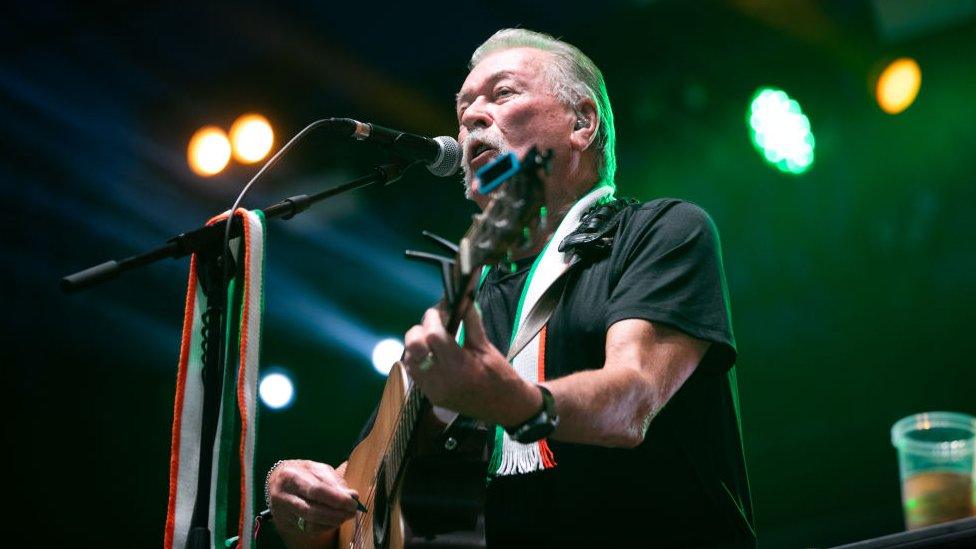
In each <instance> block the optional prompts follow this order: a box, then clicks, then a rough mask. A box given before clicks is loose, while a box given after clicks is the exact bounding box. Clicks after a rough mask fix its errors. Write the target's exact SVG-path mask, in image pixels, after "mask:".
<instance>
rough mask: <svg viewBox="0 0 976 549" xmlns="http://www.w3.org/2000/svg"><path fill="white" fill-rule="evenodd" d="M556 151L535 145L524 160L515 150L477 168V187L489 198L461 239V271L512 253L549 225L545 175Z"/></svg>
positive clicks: (524, 245) (472, 269)
mask: <svg viewBox="0 0 976 549" xmlns="http://www.w3.org/2000/svg"><path fill="white" fill-rule="evenodd" d="M551 159H552V151H547V152H546V153H545V154H542V153H540V152H539V151H538V149H536V148H535V147H532V149H531V150H529V152H528V153H526V155H525V157H523V158H522V159H521V160H519V158H518V157H517V156H516V155H515V153H512V152H508V153H505V154H503V155H500V156H499V157H498V158H496V159H494V160H493V161H492V162H491V163H489V164H487V165H485V166H484V167H483V168H481V169H480V170H478V172H477V177H478V180H479V192H482V193H483V194H488V195H489V196H490V197H491V201H490V202H489V203H488V205H487V206H486V207H485V209H484V211H482V212H481V213H480V214H477V215H475V216H474V222H473V223H472V224H471V227H470V228H469V229H468V232H467V233H465V235H464V238H462V239H461V242H460V246H459V251H458V261H459V267H460V274H461V275H462V276H464V275H469V274H470V273H472V272H473V271H474V270H475V269H477V268H479V267H480V266H482V265H486V264H489V263H496V262H498V261H501V260H503V259H506V258H507V257H510V256H511V255H513V254H514V253H516V252H518V251H519V250H520V249H523V248H525V247H526V246H528V245H530V244H531V243H532V242H533V240H534V236H535V234H536V233H537V232H538V231H540V230H544V229H545V222H546V220H545V208H544V206H545V190H544V187H543V182H542V177H543V176H544V175H546V174H548V173H549V164H550V160H551Z"/></svg>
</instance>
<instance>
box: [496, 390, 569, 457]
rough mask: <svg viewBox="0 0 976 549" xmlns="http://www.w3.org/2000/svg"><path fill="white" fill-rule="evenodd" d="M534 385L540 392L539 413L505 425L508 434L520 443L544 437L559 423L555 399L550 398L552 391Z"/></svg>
mask: <svg viewBox="0 0 976 549" xmlns="http://www.w3.org/2000/svg"><path fill="white" fill-rule="evenodd" d="M536 387H538V388H539V391H540V392H542V409H541V410H539V413H537V414H536V415H534V416H532V417H530V418H529V419H527V420H525V421H524V422H522V423H520V424H519V425H516V426H514V427H505V432H506V433H508V436H510V437H512V440H515V441H516V442H521V443H522V444H527V443H529V442H535V441H537V440H542V439H544V438H546V437H547V436H549V435H551V434H552V432H553V431H554V430H556V426H557V425H559V416H558V415H557V414H556V400H555V399H554V398H552V393H550V392H549V389H546V388H545V387H543V386H542V385H536Z"/></svg>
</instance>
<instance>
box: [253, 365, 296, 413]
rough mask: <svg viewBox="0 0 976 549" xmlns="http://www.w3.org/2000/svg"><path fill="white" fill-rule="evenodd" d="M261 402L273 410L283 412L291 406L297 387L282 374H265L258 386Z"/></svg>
mask: <svg viewBox="0 0 976 549" xmlns="http://www.w3.org/2000/svg"><path fill="white" fill-rule="evenodd" d="M258 394H259V395H261V402H264V405H265V406H267V407H268V408H271V409H273V410H281V409H283V408H287V407H288V406H290V405H291V403H292V400H293V399H294V397H295V387H294V386H293V385H292V383H291V379H290V378H289V377H288V376H286V375H285V374H283V373H281V372H272V373H269V374H265V376H264V377H262V378H261V383H260V384H259V385H258Z"/></svg>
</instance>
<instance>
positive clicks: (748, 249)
mask: <svg viewBox="0 0 976 549" xmlns="http://www.w3.org/2000/svg"><path fill="white" fill-rule="evenodd" d="M926 6H927V7H926ZM972 6H973V3H972V2H966V1H962V0H960V1H956V0H944V1H941V2H933V3H929V2H921V1H914V0H897V1H896V0H891V1H882V0H879V1H878V2H871V1H843V0H833V1H826V2H813V1H801V0H791V1H783V2H772V1H760V0H737V1H729V2H717V1H714V2H703V3H699V2H680V1H653V0H643V1H637V0H632V1H627V2H624V1H605V2H583V1H569V2H559V3H549V2H530V3H522V2H511V1H500V2H499V1H496V2H471V3H466V2H457V3H429V4H421V3H417V4H415V5H414V4H410V3H405V2H404V3H394V2H389V3H382V2H378V3H374V2H342V3H330V2H312V1H306V2H279V3H276V4H275V5H272V4H270V3H268V4H258V3H250V2H248V3H208V4H207V5H194V4H183V3H159V2H133V3H119V4H114V5H101V6H94V5H89V4H83V3H77V4H71V3H47V2H21V3H15V4H14V5H12V6H8V7H5V8H3V11H4V12H6V13H5V14H4V15H3V16H2V17H0V36H2V37H3V38H2V39H0V40H2V54H0V140H2V147H0V150H2V153H0V154H2V155H3V157H2V161H0V183H2V186H3V198H4V200H3V203H4V206H3V210H4V213H3V219H4V221H5V227H4V231H3V232H4V236H3V238H2V242H3V244H2V246H3V247H2V251H3V255H2V257H3V269H2V273H3V274H2V277H3V279H2V288H3V305H4V307H3V308H4V312H5V315H4V318H3V325H2V333H3V338H4V343H3V346H2V349H3V351H2V352H3V354H2V364H3V372H4V377H5V378H6V380H7V383H9V385H8V395H9V397H8V398H6V399H4V406H5V416H4V417H5V421H4V425H5V427H4V439H5V445H6V447H7V452H6V454H7V456H8V465H7V466H6V467H5V472H6V475H5V480H4V481H3V484H4V486H5V499H6V500H7V504H8V505H10V506H12V508H13V509H15V510H16V511H17V513H16V515H13V516H10V515H8V520H7V524H6V526H5V528H4V530H3V533H0V539H6V540H7V541H16V540H20V541H24V540H32V543H33V544H45V545H47V544H59V543H61V542H68V541H72V542H75V544H79V545H82V546H88V545H98V546H115V545H119V546H121V545H127V546H154V545H157V544H158V543H159V542H160V541H161V538H162V531H163V521H164V518H165V508H166V493H167V470H168V457H169V440H170V421H171V418H172V398H173V391H174V381H175V368H176V363H177V358H178V347H179V337H180V322H181V318H182V308H183V296H184V292H185V285H186V273H187V269H188V262H187V261H186V260H180V261H173V260H166V261H163V262H161V263H158V264H156V265H154V266H152V267H151V268H147V269H144V270H141V271H139V272H135V273H130V274H127V275H125V276H124V277H122V278H120V279H118V280H117V281H115V282H113V283H110V284H106V285H104V286H101V287H98V288H96V289H93V290H90V291H87V292H85V293H82V294H78V295H71V296H65V295H62V294H61V293H60V292H59V291H58V289H57V281H58V279H59V277H61V276H63V275H65V274H68V273H70V272H74V271H77V270H80V269H82V268H85V267H88V266H91V265H93V264H95V263H99V262H102V261H104V260H106V259H110V258H120V257H124V256H128V255H132V254H134V253H137V252H140V251H143V250H146V249H149V248H151V247H155V246H157V245H159V244H161V243H162V242H163V241H164V240H165V239H166V238H167V237H169V236H171V235H173V234H176V233H178V232H181V231H183V230H186V229H188V228H191V227H194V226H196V225H199V224H200V223H202V222H203V221H204V220H206V218H207V217H209V216H210V215H211V214H213V213H215V212H218V211H222V210H224V209H226V208H227V207H228V206H229V205H230V203H231V201H232V199H233V198H234V196H235V195H236V194H237V192H238V191H239V189H240V186H241V185H242V183H243V182H244V181H246V179H247V178H248V177H250V175H251V174H253V173H254V170H255V168H254V167H253V166H252V167H243V166H240V165H234V164H232V165H231V168H230V169H228V170H226V171H225V172H223V173H222V174H221V175H220V176H218V177H214V178H209V179H203V178H200V177H197V176H195V175H193V174H192V172H190V170H189V168H188V167H187V163H186V156H185V150H186V143H187V141H188V139H189V137H190V135H191V134H192V132H193V131H195V130H196V129H197V128H198V127H200V126H203V125H205V124H217V125H220V126H222V127H224V128H227V127H228V126H229V125H230V123H231V122H232V121H233V120H234V119H235V118H236V117H237V116H238V115H239V114H241V113H244V112H251V111H257V112H261V113H263V114H265V115H266V116H268V117H269V118H270V119H271V121H272V123H273V125H274V126H275V129H276V143H277V144H280V143H281V142H282V140H283V139H285V138H287V137H288V136H290V135H292V134H294V133H295V132H297V131H298V130H299V129H300V128H301V127H303V126H304V125H305V124H306V123H308V122H310V121H312V120H314V119H316V118H321V117H326V116H350V117H354V118H360V119H363V120H369V121H375V122H377V123H380V124H384V125H387V126H391V127H397V128H401V129H404V130H409V131H414V132H418V133H423V134H427V135H442V134H447V135H453V134H455V133H456V122H455V120H454V114H453V94H454V93H455V92H456V91H457V89H458V87H459V86H460V84H461V82H462V81H463V79H464V77H465V75H466V68H465V67H466V63H467V59H468V57H469V55H470V53H471V51H472V50H473V49H474V48H475V47H476V46H477V45H478V44H479V43H481V42H482V41H483V40H484V39H485V38H487V37H488V36H489V35H490V34H491V33H492V32H494V31H495V30H497V29H498V28H502V27H507V26H515V25H521V26H525V27H528V28H532V29H537V30H542V31H546V32H550V33H552V34H555V35H558V36H561V37H563V38H565V39H566V40H568V41H570V42H572V43H574V44H576V45H578V46H579V47H580V48H581V49H582V50H583V51H585V52H587V53H588V54H589V55H590V56H591V57H592V58H593V60H594V61H595V62H596V63H597V64H598V65H599V66H600V67H602V69H603V71H604V74H605V76H606V80H607V85H608V88H609V92H610V97H611V100H612V101H613V106H614V110H615V114H616V120H617V128H618V138H619V148H618V153H619V163H620V169H619V172H618V185H619V189H620V194H622V195H629V196H635V197H638V198H641V199H649V198H653V197H658V196H676V197H681V198H686V199H690V200H693V201H696V202H698V203H699V204H701V205H702V206H704V207H705V208H706V209H707V210H708V211H709V212H710V213H711V214H712V216H713V217H714V218H715V220H716V223H717V224H718V227H719V229H720V231H721V233H722V237H723V247H724V252H725V261H726V269H727V271H728V278H729V285H730V289H731V295H732V306H733V315H734V321H735V328H736V335H737V338H738V340H739V348H740V359H739V362H738V367H739V383H740V386H739V387H740V394H741V400H742V416H743V426H744V436H745V445H746V455H747V460H748V464H749V469H750V475H751V480H752V486H753V497H754V499H755V509H756V513H757V519H758V527H759V532H760V539H761V541H762V542H763V545H765V546H767V547H799V546H826V545H831V544H837V543H841V542H845V541H853V540H856V539H861V538H866V537H873V536H877V535H881V534H885V533H890V532H894V531H898V530H900V529H901V528H902V522H901V507H900V501H899V485H898V468H897V461H896V455H895V452H894V449H893V448H892V446H891V443H890V438H889V428H890V426H891V424H892V423H893V422H894V421H895V420H897V419H899V418H901V417H903V416H906V415H909V414H912V413H916V412H920V411H927V410H954V411H961V412H968V413H973V412H976V400H974V387H976V383H974V381H976V375H974V374H973V367H974V363H973V358H972V330H973V324H974V320H976V315H974V313H973V304H974V303H976V295H974V294H976V280H974V276H973V270H974V268H976V242H974V238H973V236H974V234H976V221H974V214H976V202H974V201H976V185H974V172H976V170H974V167H973V166H974V164H973V162H974V161H973V156H974V153H976V138H974V132H973V125H974V123H976V114H974V113H976V107H974V103H973V102H974V100H976V71H974V66H976V65H974V61H973V60H974V54H976V33H974V30H976V29H974V24H973V9H972ZM913 10H914V11H913ZM899 55H910V56H912V57H914V58H915V59H917V60H918V61H919V63H920V65H921V67H922V71H923V77H922V78H923V83H922V89H921V93H920V95H919V97H918V99H917V101H916V103H915V104H914V105H913V106H912V107H911V108H909V109H908V110H907V111H906V112H904V113H903V114H900V115H898V116H889V115H886V114H884V113H883V112H882V111H881V110H880V109H879V108H878V107H877V105H876V103H875V101H874V98H873V96H872V93H871V91H870V74H871V73H872V71H876V70H877V68H878V66H879V64H880V63H882V62H883V61H884V60H885V59H891V58H892V57H895V56H899ZM761 85H775V86H779V87H782V88H784V89H786V90H787V92H788V93H790V94H791V96H792V97H794V98H796V99H797V100H798V101H799V102H800V104H801V105H802V107H803V108H804V111H805V112H806V114H807V115H808V116H809V117H810V120H811V125H812V128H813V132H814V135H815V137H816V139H817V145H816V147H817V148H816V162H815V164H814V166H813V168H812V169H811V170H810V171H809V172H808V173H806V174H803V175H801V176H787V175H783V174H780V173H778V172H776V171H774V170H772V169H771V168H770V167H769V166H767V165H766V164H765V163H764V162H763V161H762V160H761V159H760V157H759V155H758V154H756V151H755V150H754V149H753V148H752V145H751V144H750V142H749V137H748V132H747V126H746V123H745V111H746V109H747V107H748V103H749V99H750V98H751V96H752V94H753V92H754V91H755V90H756V88H758V87H759V86H761ZM382 159H383V155H382V154H381V153H379V152H377V151H375V150H373V149H371V148H369V147H367V146H363V145H358V146H357V145H351V144H347V143H337V142H334V141H331V140H329V139H326V138H323V137H321V136H319V137H315V136H313V137H312V138H310V139H309V140H308V141H306V142H305V143H304V144H302V145H301V146H300V147H299V149H298V150H297V151H296V152H295V153H294V154H292V155H291V156H290V157H288V158H287V160H286V161H285V162H283V163H282V164H281V166H280V167H279V168H276V169H275V170H274V171H273V172H272V174H271V175H270V176H269V177H268V178H266V179H265V180H263V181H262V182H261V183H260V184H259V185H258V187H257V188H256V189H255V190H254V192H252V193H251V195H250V196H249V197H248V199H247V200H246V202H245V205H246V206H251V207H261V206H265V205H268V204H270V203H272V202H274V201H276V200H277V199H278V198H281V197H284V196H289V195H291V194H296V193H299V192H311V191H315V190H319V189H323V188H327V187H329V186H332V185H335V184H338V183H340V182H342V181H344V180H345V179H348V178H351V177H354V176H356V175H359V174H361V173H364V172H365V171H366V170H367V169H369V167H370V166H372V165H373V163H375V162H377V161H379V160H382ZM473 212H474V207H473V206H472V205H471V204H469V203H466V202H465V201H464V200H463V199H462V198H461V192H460V184H459V182H458V181H457V179H454V178H451V179H449V180H440V179H436V178H434V177H432V176H429V175H427V174H426V172H425V171H423V170H417V171H415V172H413V173H411V174H409V175H408V176H407V177H405V178H404V179H403V180H402V181H400V182H399V183H398V184H396V185H394V186H391V187H388V188H371V189H367V190H362V191H359V192H356V193H354V194H351V195H348V196H344V197H342V198H339V199H337V200H334V201H333V202H331V203H327V204H324V205H320V206H317V207H315V208H314V209H313V210H311V211H310V212H309V213H307V214H304V215H303V216H301V217H299V218H296V219H294V220H292V221H290V222H283V221H273V222H271V223H270V225H269V244H268V261H269V263H268V269H267V274H266V277H267V278H266V284H267V294H266V295H267V297H266V299H267V309H266V315H265V340H264V348H263V358H262V363H263V367H266V368H275V367H277V368H282V369H285V370H286V371H288V372H290V374H291V375H292V376H293V378H294V380H295V383H296V390H297V395H296V401H295V404H294V406H293V407H291V408H290V409H288V410H286V411H281V412H275V411H271V410H268V409H264V408H263V409H262V415H261V418H260V427H259V441H258V450H257V462H258V477H259V478H263V471H265V470H266V469H267V467H268V466H269V465H270V464H271V463H273V462H274V461H275V460H277V459H280V458H287V457H306V458H314V459H317V460H323V461H328V462H331V463H336V462H339V461H341V460H342V459H343V458H344V456H345V455H346V454H347V452H348V451H349V449H350V445H351V443H352V441H353V440H354V437H355V435H356V433H357V431H358V429H359V428H360V426H361V424H362V422H363V420H364V419H365V417H366V416H367V414H368V413H369V411H370V410H371V409H372V407H373V405H374V403H375V401H376V399H377V397H378V392H379V390H380V388H381V386H382V383H383V379H382V377H381V376H380V375H378V374H377V373H376V372H375V371H374V370H373V368H372V366H371V364H370V359H369V353H370V352H371V349H372V345H373V344H374V343H375V342H376V341H378V340H379V339H380V338H382V337H388V336H400V335H402V333H403V332H404V331H405V330H406V328H408V327H409V326H410V325H411V324H412V323H413V322H415V321H416V320H417V319H418V318H419V315H420V314H421V312H422V311H423V309H424V308H425V306H426V305H427V304H429V303H430V302H432V301H433V300H434V299H436V297H437V296H438V295H439V285H438V281H437V278H436V277H435V276H434V273H433V272H429V271H428V270H426V269H425V268H421V267H417V266H413V265H408V264H406V263H405V261H404V260H402V259H401V252H402V250H403V249H404V248H406V247H414V248H417V247H425V244H424V243H423V241H422V240H421V238H420V234H419V233H420V230H421V229H424V228H428V229H432V230H435V231H437V232H440V233H442V234H444V235H447V236H451V237H456V236H458V235H460V234H461V232H462V231H463V230H464V228H465V227H466V226H467V223H468V219H469V216H470V215H471V214H472V213H473ZM603 524H604V522H603V521H602V520H601V518H600V517H594V523H593V524H592V525H589V526H584V527H592V528H600V527H603V526H602V525H603Z"/></svg>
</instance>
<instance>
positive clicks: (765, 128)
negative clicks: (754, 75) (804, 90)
mask: <svg viewBox="0 0 976 549" xmlns="http://www.w3.org/2000/svg"><path fill="white" fill-rule="evenodd" d="M747 120H748V122H749V129H750V132H749V136H750V137H751V138H752V144H753V145H754V146H755V147H756V150H757V151H759V154H761V155H762V156H763V158H764V159H765V160H766V161H767V162H769V163H770V164H771V165H773V166H774V167H776V169H778V170H779V171H781V172H784V173H792V174H801V173H803V172H805V171H807V170H808V169H810V166H812V165H813V148H814V143H815V142H814V139H813V133H812V132H811V131H810V120H809V119H808V118H807V117H806V115H805V114H803V110H802V109H800V104H799V103H797V102H796V100H795V99H791V98H790V96H789V95H786V92H784V91H783V90H780V89H777V88H759V89H758V90H756V93H755V94H754V95H753V96H752V103H751V104H750V106H749V112H748V117H747Z"/></svg>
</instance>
